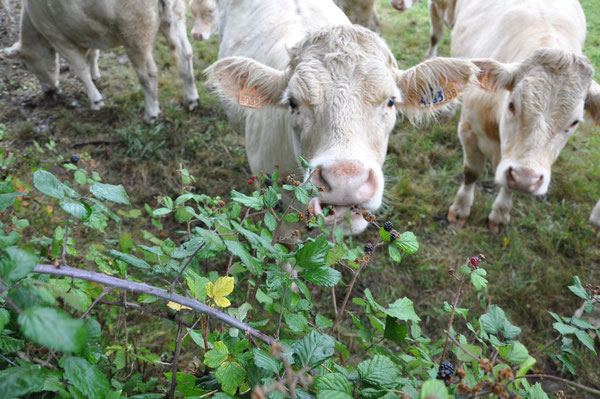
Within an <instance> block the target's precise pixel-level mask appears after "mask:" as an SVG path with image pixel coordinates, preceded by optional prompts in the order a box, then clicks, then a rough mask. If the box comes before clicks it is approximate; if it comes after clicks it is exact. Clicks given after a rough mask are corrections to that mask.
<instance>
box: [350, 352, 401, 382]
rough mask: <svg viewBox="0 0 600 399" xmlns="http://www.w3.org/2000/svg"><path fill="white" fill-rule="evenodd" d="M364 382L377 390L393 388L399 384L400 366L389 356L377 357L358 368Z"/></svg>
mask: <svg viewBox="0 0 600 399" xmlns="http://www.w3.org/2000/svg"><path fill="white" fill-rule="evenodd" d="M356 369H357V371H358V374H359V375H360V378H361V380H362V381H363V382H366V383H367V384H369V385H372V386H374V387H376V388H392V387H394V386H395V385H397V384H398V381H397V378H398V375H399V370H398V366H396V364H394V362H392V361H391V360H390V358H388V357H387V356H382V355H375V356H373V358H372V359H369V360H365V361H364V362H362V363H360V364H359V365H358V366H357V367H356Z"/></svg>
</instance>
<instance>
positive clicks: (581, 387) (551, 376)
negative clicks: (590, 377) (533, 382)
mask: <svg viewBox="0 0 600 399" xmlns="http://www.w3.org/2000/svg"><path fill="white" fill-rule="evenodd" d="M520 378H547V379H549V380H554V381H560V382H564V383H565V384H567V385H571V386H574V387H577V388H579V389H582V390H584V391H586V392H589V393H593V394H595V395H600V390H598V389H595V388H592V387H588V386H586V385H582V384H578V383H577V382H574V381H569V380H566V379H564V378H560V377H555V376H553V375H549V374H525V375H521V376H519V377H514V378H512V379H511V380H510V382H514V380H518V379H520Z"/></svg>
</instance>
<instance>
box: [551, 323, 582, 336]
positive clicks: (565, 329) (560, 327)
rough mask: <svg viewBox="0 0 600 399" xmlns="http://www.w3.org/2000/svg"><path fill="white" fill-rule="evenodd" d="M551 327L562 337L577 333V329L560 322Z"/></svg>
mask: <svg viewBox="0 0 600 399" xmlns="http://www.w3.org/2000/svg"><path fill="white" fill-rule="evenodd" d="M552 327H554V329H555V330H556V331H558V332H559V333H561V334H562V335H567V334H575V333H576V332H577V331H579V329H578V328H577V327H573V326H571V325H568V324H565V323H562V322H556V323H554V324H552Z"/></svg>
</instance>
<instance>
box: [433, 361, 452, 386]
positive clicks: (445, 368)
mask: <svg viewBox="0 0 600 399" xmlns="http://www.w3.org/2000/svg"><path fill="white" fill-rule="evenodd" d="M453 374H454V365H453V364H452V363H450V362H443V363H442V364H440V367H439V368H438V373H437V378H438V379H439V380H443V381H444V382H445V383H446V385H450V379H451V378H452V375H453Z"/></svg>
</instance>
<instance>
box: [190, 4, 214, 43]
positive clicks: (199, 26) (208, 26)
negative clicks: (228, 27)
mask: <svg viewBox="0 0 600 399" xmlns="http://www.w3.org/2000/svg"><path fill="white" fill-rule="evenodd" d="M189 7H190V11H191V12H192V15H193V16H194V26H193V27H192V37H193V38H194V40H208V39H209V38H210V35H211V34H212V32H213V31H214V29H215V25H216V23H217V11H218V10H217V1H216V0H190V3H189Z"/></svg>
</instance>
